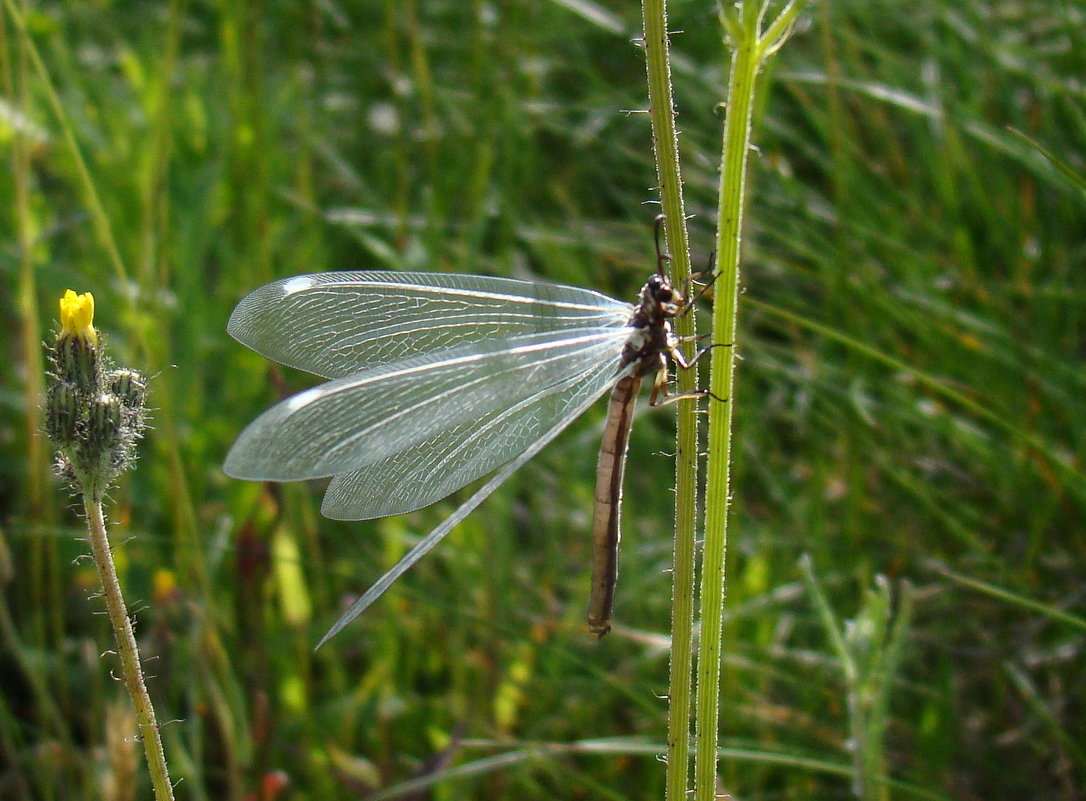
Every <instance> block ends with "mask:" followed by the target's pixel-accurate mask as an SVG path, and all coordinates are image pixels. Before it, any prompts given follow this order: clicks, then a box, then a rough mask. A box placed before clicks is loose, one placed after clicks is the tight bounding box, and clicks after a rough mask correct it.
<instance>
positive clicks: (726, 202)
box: [694, 0, 804, 801]
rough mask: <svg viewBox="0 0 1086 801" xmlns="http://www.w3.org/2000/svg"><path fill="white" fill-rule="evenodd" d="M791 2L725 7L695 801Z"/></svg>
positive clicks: (702, 799) (707, 760) (708, 760)
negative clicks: (754, 213)
mask: <svg viewBox="0 0 1086 801" xmlns="http://www.w3.org/2000/svg"><path fill="white" fill-rule="evenodd" d="M803 5H804V2H803V1H802V0H791V1H790V2H789V3H788V4H787V5H786V6H785V7H784V8H783V9H782V10H781V12H780V14H778V15H777V17H776V19H774V20H773V22H772V23H771V24H770V25H769V26H768V27H767V28H766V29H765V33H764V35H763V34H761V33H760V30H761V26H762V21H763V19H764V17H765V13H766V10H767V9H768V6H769V4H768V2H766V0H744V2H743V4H742V7H741V8H737V7H723V8H722V9H721V22H722V23H723V25H724V28H725V30H726V33H727V36H728V38H729V39H730V40H731V41H730V44H731V46H732V64H731V73H730V75H729V77H728V96H727V116H726V118H725V121H724V144H723V154H722V157H721V165H720V194H719V198H718V202H719V214H720V219H719V222H718V225H717V243H716V247H717V264H718V271H719V274H718V276H717V279H716V283H715V284H714V286H715V288H716V293H717V297H716V302H715V304H714V306H713V342H714V344H718V345H723V346H724V347H717V348H714V349H713V352H712V364H711V366H710V368H709V369H710V376H709V386H710V390H711V392H712V394H713V396H714V397H715V398H719V399H721V400H714V401H713V402H711V403H710V404H709V460H708V462H709V463H708V467H707V479H706V489H705V546H704V551H703V554H702V583H701V640H700V647H699V650H698V669H697V682H698V685H697V697H696V700H695V713H694V714H695V725H696V727H697V734H696V740H695V755H694V798H695V799H696V801H709V800H710V799H713V798H715V795H716V759H717V741H718V731H717V727H718V723H719V718H720V654H721V640H722V638H723V631H722V629H723V621H724V566H725V553H726V551H727V543H728V511H729V507H730V505H731V453H732V409H733V408H734V405H735V389H734V377H735V350H736V349H735V345H736V319H737V316H738V303H739V286H740V284H739V253H740V242H741V238H742V232H743V199H744V197H745V196H746V191H747V185H746V184H747V155H748V153H749V152H750V144H751V121H752V119H753V112H754V96H755V89H756V86H755V79H756V78H757V76H758V70H759V69H760V68H761V66H762V64H763V63H764V62H765V60H766V59H767V58H769V57H770V56H771V55H772V54H773V53H775V52H776V51H777V49H779V48H780V46H781V45H782V44H783V43H784V41H785V39H786V38H787V36H788V33H789V32H790V30H791V26H792V23H793V22H794V21H795V19H796V16H797V15H798V14H799V11H800V9H801V8H802V7H803Z"/></svg>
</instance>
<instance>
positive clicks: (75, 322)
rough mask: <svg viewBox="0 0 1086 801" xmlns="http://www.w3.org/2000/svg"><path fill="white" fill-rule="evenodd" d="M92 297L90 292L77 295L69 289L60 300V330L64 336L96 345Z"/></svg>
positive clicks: (96, 336)
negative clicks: (68, 335)
mask: <svg viewBox="0 0 1086 801" xmlns="http://www.w3.org/2000/svg"><path fill="white" fill-rule="evenodd" d="M93 322H94V295H92V294H91V293H90V292H84V293H83V294H77V293H76V292H74V291H72V290H71V289H69V290H68V291H67V292H65V293H64V297H62V298H61V299H60V328H61V332H62V333H64V334H70V335H72V336H74V337H79V338H81V339H86V340H88V341H89V342H90V343H91V344H93V345H97V344H98V332H97V331H95V330H94V326H93V325H92V323H93Z"/></svg>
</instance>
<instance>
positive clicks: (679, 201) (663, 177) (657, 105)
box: [642, 0, 698, 801]
mask: <svg viewBox="0 0 1086 801" xmlns="http://www.w3.org/2000/svg"><path fill="white" fill-rule="evenodd" d="M642 14H643V18H644V28H645V39H644V44H645V61H646V69H647V72H648V88H649V112H650V118H651V120H652V135H653V143H654V146H655V147H654V150H655V153H656V172H657V176H658V178H659V181H660V203H661V207H662V210H663V213H664V230H665V232H666V235H667V242H668V247H669V249H670V250H671V251H672V253H671V278H672V281H673V282H674V284H675V286H677V287H679V288H682V287H683V285H684V284H686V283H688V278H689V277H690V273H691V269H690V247H689V243H688V241H687V232H686V211H685V209H684V206H683V197H682V177H681V174H680V171H679V140H678V134H677V132H676V129H675V101H674V97H673V94H672V89H671V65H670V62H669V58H668V35H667V4H666V0H643V3H642ZM675 327H676V331H677V333H678V335H679V336H680V337H681V338H683V339H685V342H684V344H683V345H682V347H683V349H684V352H685V355H686V356H687V359H688V360H689V359H690V358H691V357H692V356H693V351H694V337H695V334H696V329H695V327H694V315H693V314H686V315H683V316H682V317H680V318H679V319H678V320H676V322H675ZM678 381H679V391H680V392H691V391H693V390H695V389H697V386H698V378H697V369H696V368H694V369H690V370H680V371H679V376H678ZM678 407H679V408H678V420H677V423H676V432H675V435H676V450H675V546H674V554H673V557H672V596H671V677H670V680H669V684H668V702H669V707H668V732H667V777H666V795H665V797H666V798H667V799H668V801H683V800H684V799H685V798H686V793H687V787H688V782H689V772H690V768H689V765H690V698H691V691H690V690H691V687H690V682H691V675H692V672H693V628H694V577H695V573H696V556H695V545H694V543H695V535H696V525H697V483H698V456H697V450H698V448H697V445H698V416H697V406H696V404H695V403H680V404H678Z"/></svg>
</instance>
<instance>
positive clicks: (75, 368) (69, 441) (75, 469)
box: [45, 289, 147, 498]
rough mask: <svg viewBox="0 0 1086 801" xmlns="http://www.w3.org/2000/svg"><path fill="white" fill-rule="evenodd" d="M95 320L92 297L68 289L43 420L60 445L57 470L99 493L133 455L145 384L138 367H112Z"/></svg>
mask: <svg viewBox="0 0 1086 801" xmlns="http://www.w3.org/2000/svg"><path fill="white" fill-rule="evenodd" d="M93 322H94V297H93V296H92V295H91V294H90V293H89V292H87V293H86V294H82V295H80V294H76V293H75V292H73V291H72V290H70V289H69V290H68V291H67V292H66V293H65V294H64V297H63V298H61V300H60V332H59V333H58V334H57V336H56V339H55V341H54V342H53V345H52V346H51V347H50V348H49V362H50V364H51V366H52V371H51V375H50V377H51V378H52V381H51V382H50V384H49V386H48V388H47V389H46V396H45V407H46V409H45V420H46V430H47V432H48V434H49V437H50V439H52V440H53V444H54V445H55V446H56V448H57V451H58V453H57V472H58V473H59V474H60V475H61V476H62V477H63V478H65V479H66V480H68V481H70V482H71V483H72V485H73V486H74V487H75V488H76V489H78V490H80V491H82V492H83V493H85V494H87V495H90V496H92V497H95V498H100V497H101V495H102V493H104V492H105V490H106V488H107V487H108V486H109V484H110V483H111V482H112V481H113V480H114V479H115V478H116V477H117V476H118V475H119V474H120V473H121V472H122V471H124V470H125V469H126V468H127V467H128V466H129V465H130V464H131V462H132V460H133V459H134V458H135V450H136V442H137V441H138V440H139V438H140V436H141V435H142V432H143V428H144V425H145V417H146V411H145V401H146V396H147V385H146V382H145V381H144V379H143V376H142V375H140V374H139V373H138V372H136V371H135V370H130V369H128V368H117V369H113V368H112V364H111V363H110V361H109V359H108V358H106V357H105V356H104V354H103V352H102V343H101V341H100V340H99V337H98V332H97V331H95V330H94V325H93Z"/></svg>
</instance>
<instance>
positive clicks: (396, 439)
mask: <svg viewBox="0 0 1086 801" xmlns="http://www.w3.org/2000/svg"><path fill="white" fill-rule="evenodd" d="M627 335H628V331H626V330H624V329H621V328H605V329H579V330H572V331H562V332H548V333H543V334H527V335H520V336H515V337H512V338H511V339H510V340H509V341H504V342H503V341H492V340H487V341H483V342H473V343H471V344H469V345H464V346H461V347H458V348H450V349H447V350H444V351H440V352H437V353H426V354H420V355H418V356H416V357H413V358H410V359H404V360H400V361H397V362H393V363H388V364H379V365H377V366H375V367H371V368H369V369H366V370H362V371H360V372H357V373H355V374H354V375H351V376H348V377H346V378H340V379H336V380H334V381H329V382H327V383H325V384H321V385H320V386H317V387H314V388H312V389H309V390H306V391H305V392H301V393H299V394H298V395H295V396H293V397H291V398H288V399H287V400H285V401H282V402H281V403H279V404H277V405H275V406H273V407H272V408H270V409H268V410H267V411H266V412H264V413H263V414H262V415H260V417H258V418H257V419H256V420H254V421H253V422H252V423H251V424H250V425H249V426H248V427H247V428H246V429H245V430H244V431H243V432H242V433H241V435H240V436H239V437H238V440H237V442H235V443H234V446H233V448H231V450H230V453H229V454H228V455H227V457H226V463H225V465H224V470H225V471H226V473H227V474H228V475H231V476H234V477H235V478H245V479H251V480H264V481H298V480H302V479H307V478H323V477H327V476H334V475H337V474H340V473H351V472H354V471H359V470H362V469H363V468H365V467H367V466H369V465H375V464H377V463H379V462H382V461H383V460H386V459H389V458H390V457H395V456H397V455H398V454H403V453H404V452H405V451H409V450H412V449H414V454H413V455H415V454H418V453H420V452H422V450H423V448H420V447H418V446H421V445H423V444H424V443H426V442H427V441H430V440H434V439H435V438H439V435H441V434H442V432H446V431H450V430H453V429H455V430H456V434H457V435H458V436H453V437H450V438H449V439H448V440H447V442H446V445H445V447H446V450H447V451H450V452H451V451H452V450H455V447H456V444H457V443H464V442H465V441H468V439H469V437H470V434H471V431H472V429H471V427H470V423H471V422H472V421H479V420H484V421H485V420H488V419H491V418H492V417H493V416H494V415H495V414H496V413H500V410H502V409H512V408H516V407H518V406H520V405H522V404H523V403H524V402H525V401H526V400H528V399H531V398H538V400H537V401H535V408H536V409H537V410H540V409H544V408H545V403H544V401H543V399H544V398H545V397H546V396H547V395H551V394H554V393H556V392H560V391H561V390H562V389H563V388H566V387H568V386H570V383H571V379H575V378H577V377H582V376H585V375H587V374H589V373H592V372H594V371H595V370H596V369H598V368H599V367H600V366H601V365H603V366H604V367H606V368H609V369H611V370H612V371H614V370H615V369H616V366H617V357H618V355H619V353H620V352H621V349H622V345H623V343H624V342H625V340H626V337H627ZM520 422H521V423H523V422H524V421H523V419H522V420H520ZM501 429H502V427H501V426H491V427H489V428H488V432H489V436H490V437H500V436H503V431H502V430H501ZM475 447H478V443H476V444H475ZM496 451H497V452H501V449H500V448H497V449H494V448H485V447H484V448H482V450H481V452H482V453H494V452H496ZM460 471H461V476H463V475H472V474H473V473H474V475H475V476H478V475H481V472H486V471H485V470H483V471H481V472H478V471H477V470H476V469H475V468H474V467H471V461H470V459H469V460H468V465H467V466H465V465H463V464H462V465H461V467H460ZM432 474H433V472H431V475H432ZM463 480H464V481H467V480H470V479H463ZM452 489H455V487H453V488H452ZM404 491H405V492H407V493H411V492H412V491H414V492H418V493H419V494H420V495H423V496H426V495H430V494H432V493H430V492H429V490H428V489H427V488H426V487H422V486H416V487H414V488H412V487H404ZM449 491H451V489H450V490H449ZM436 497H440V496H435V498H436ZM401 502H402V503H409V501H407V500H404V501H401ZM356 513H357V510H356ZM364 516H366V515H364Z"/></svg>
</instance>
